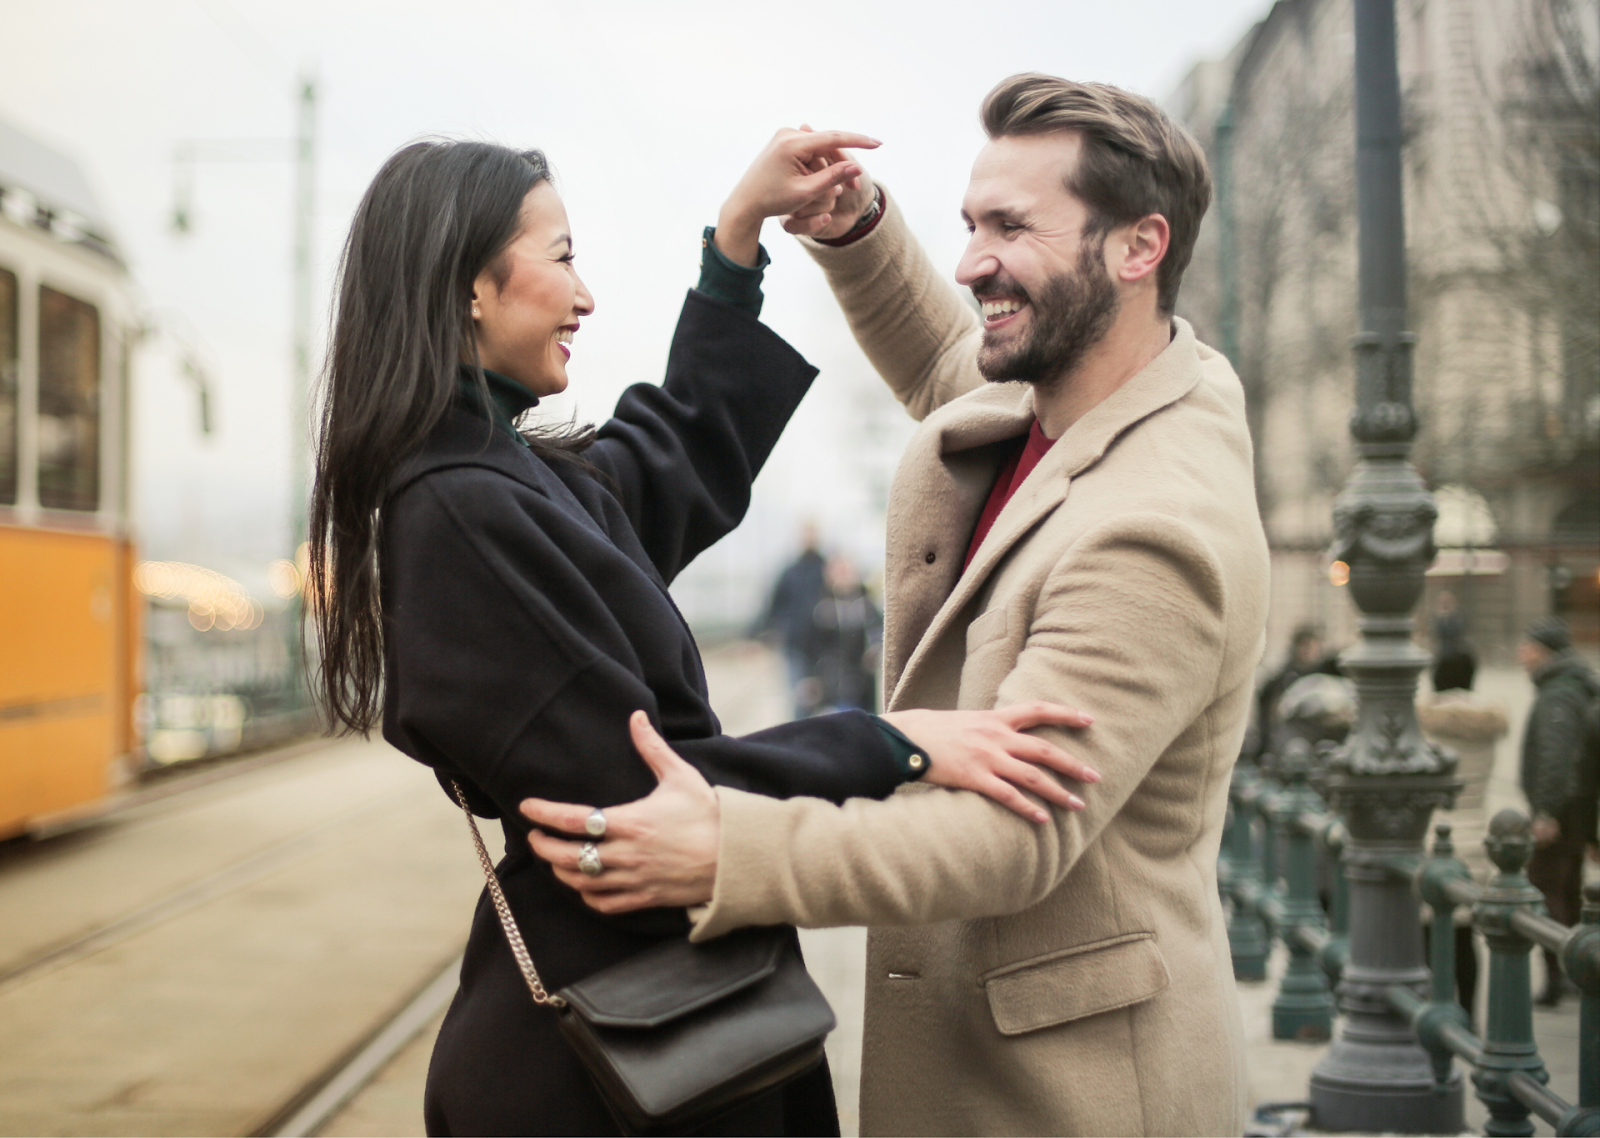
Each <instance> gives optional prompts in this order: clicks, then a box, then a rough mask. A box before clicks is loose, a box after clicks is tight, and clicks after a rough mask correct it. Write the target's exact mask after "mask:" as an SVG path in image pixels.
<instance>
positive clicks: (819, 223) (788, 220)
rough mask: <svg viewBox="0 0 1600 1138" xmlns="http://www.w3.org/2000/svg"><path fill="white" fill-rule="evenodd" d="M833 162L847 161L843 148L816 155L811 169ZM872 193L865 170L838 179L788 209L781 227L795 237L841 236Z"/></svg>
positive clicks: (829, 238)
mask: <svg viewBox="0 0 1600 1138" xmlns="http://www.w3.org/2000/svg"><path fill="white" fill-rule="evenodd" d="M800 129H801V130H802V131H810V130H811V128H810V127H809V126H807V125H806V124H805V123H801V124H800ZM834 162H851V159H850V158H848V157H847V156H846V155H845V153H844V151H842V150H835V151H832V152H830V153H827V154H819V155H818V156H817V157H816V159H814V160H813V163H812V168H813V169H816V170H820V169H822V168H823V166H825V165H828V164H831V163H834ZM852 165H854V166H856V167H857V168H859V167H860V165H861V164H860V163H859V162H852ZM876 193H877V190H876V188H875V187H874V186H873V184H872V179H871V178H870V177H869V176H868V175H867V172H866V171H865V170H861V172H860V173H859V174H857V175H856V176H855V177H853V178H850V179H849V180H848V181H845V182H841V183H840V184H839V186H838V187H837V188H836V189H835V190H834V191H833V192H832V193H827V194H821V195H819V196H818V197H816V198H813V199H812V200H811V201H809V202H807V203H806V204H805V205H803V206H800V207H799V208H798V209H794V210H791V211H790V212H789V215H788V216H787V217H785V218H784V219H783V228H784V230H785V231H786V232H788V233H793V234H795V235H796V236H801V237H817V238H821V239H822V240H824V241H832V240H833V239H834V238H836V237H843V236H844V235H845V234H846V233H849V232H850V231H851V230H852V229H854V228H855V227H856V223H857V222H858V221H860V220H861V215H862V214H864V213H866V212H867V207H868V206H869V205H871V204H872V198H873V196H874V195H875V194H876Z"/></svg>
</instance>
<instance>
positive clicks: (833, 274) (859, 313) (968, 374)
mask: <svg viewBox="0 0 1600 1138" xmlns="http://www.w3.org/2000/svg"><path fill="white" fill-rule="evenodd" d="M800 244H802V245H804V246H805V248H806V251H807V252H808V253H810V254H811V256H812V257H813V258H814V259H815V260H816V262H817V263H818V264H819V265H821V266H822V271H823V273H824V274H825V275H826V276H827V278H828V285H829V286H830V287H831V288H832V289H833V294H834V296H835V297H836V298H837V299H838V301H839V307H840V308H842V309H844V314H845V319H847V320H848V321H849V322H850V330H851V331H852V332H854V333H855V337H856V343H858V344H860V345H861V350H862V351H863V352H865V353H866V355H867V359H868V360H870V361H871V362H872V366H873V367H874V368H876V369H877V372H878V374H879V375H881V376H882V377H883V380H884V382H885V383H887V384H888V385H889V389H890V390H891V391H893V392H894V395H895V398H896V399H898V400H900V402H901V403H903V404H904V405H905V408H906V410H907V411H908V412H910V414H911V417H912V418H913V419H916V420H917V421H919V422H920V421H921V420H923V419H925V418H927V417H928V416H929V415H930V414H932V413H933V412H934V411H937V410H938V409H939V408H940V407H942V406H944V405H945V404H946V403H948V402H950V401H951V400H952V399H955V398H956V397H957V396H960V395H965V394H966V393H967V392H969V391H972V390H973V389H974V388H978V387H982V386H983V383H984V380H983V376H982V374H980V373H979V371H978V343H979V341H980V340H981V339H982V338H983V329H982V326H981V325H980V323H979V321H978V316H977V313H975V312H973V310H972V308H971V307H970V306H969V305H968V304H967V303H966V301H964V300H963V299H962V297H961V294H960V293H959V292H957V291H956V288H955V286H954V285H952V284H951V283H950V282H949V281H947V280H944V279H943V278H942V277H941V275H940V274H939V272H938V271H937V270H936V269H935V268H934V267H933V262H932V261H930V260H929V259H928V254H927V253H926V252H925V251H924V250H923V248H922V246H921V245H920V244H918V243H917V239H916V237H914V236H913V235H912V233H911V229H910V227H908V226H907V225H906V221H905V215H904V214H902V213H901V212H900V208H899V206H898V205H896V204H895V202H894V199H893V198H890V197H889V196H888V195H887V194H886V195H885V196H884V214H883V219H882V220H881V221H879V222H878V225H877V227H876V228H875V229H873V231H872V232H871V233H869V234H867V235H866V236H865V237H863V238H861V239H860V240H859V241H855V242H852V243H851V244H849V245H844V246H838V247H835V246H829V245H821V244H818V243H817V242H815V241H812V240H810V239H809V238H805V237H802V238H800Z"/></svg>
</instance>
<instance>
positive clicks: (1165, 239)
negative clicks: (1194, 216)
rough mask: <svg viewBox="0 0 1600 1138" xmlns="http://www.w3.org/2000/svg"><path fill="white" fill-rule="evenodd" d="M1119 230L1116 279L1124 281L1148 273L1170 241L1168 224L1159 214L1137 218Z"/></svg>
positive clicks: (1137, 279)
mask: <svg viewBox="0 0 1600 1138" xmlns="http://www.w3.org/2000/svg"><path fill="white" fill-rule="evenodd" d="M1123 233H1124V234H1125V235H1126V236H1125V237H1124V238H1123V252H1122V264H1121V266H1120V267H1119V268H1118V269H1117V279H1118V280H1120V281H1123V282H1125V283H1127V284H1133V283H1134V282H1136V281H1142V280H1144V279H1146V278H1147V277H1150V276H1152V275H1153V274H1154V273H1155V271H1156V269H1157V268H1158V267H1159V266H1160V264H1161V261H1162V259H1163V258H1164V257H1165V256H1166V255H1167V246H1168V245H1170V244H1171V243H1172V227H1171V226H1169V225H1168V224H1167V219H1166V218H1164V217H1162V216H1161V215H1160V214H1159V213H1152V214H1149V215H1147V216H1145V217H1141V218H1140V219H1139V220H1138V221H1136V222H1134V223H1133V224H1132V225H1129V226H1127V227H1126V228H1125V229H1124V230H1123Z"/></svg>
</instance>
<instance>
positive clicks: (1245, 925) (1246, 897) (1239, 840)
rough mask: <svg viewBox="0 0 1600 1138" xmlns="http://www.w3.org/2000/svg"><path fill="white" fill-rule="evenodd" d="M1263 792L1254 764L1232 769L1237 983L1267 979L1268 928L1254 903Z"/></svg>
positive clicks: (1232, 930) (1231, 937)
mask: <svg viewBox="0 0 1600 1138" xmlns="http://www.w3.org/2000/svg"><path fill="white" fill-rule="evenodd" d="M1260 793H1261V776H1260V773H1259V772H1258V771H1257V770H1256V767H1255V764H1254V763H1247V762H1240V763H1238V764H1237V765H1236V766H1235V767H1234V768H1233V780H1232V783H1231V784H1230V785H1229V788H1228V801H1229V802H1230V803H1231V804H1232V807H1233V821H1232V823H1231V824H1230V826H1229V828H1228V857H1227V863H1228V871H1227V879H1228V893H1229V897H1230V899H1231V901H1232V909H1233V912H1232V915H1231V916H1230V917H1229V918H1228V951H1229V953H1230V954H1231V955H1232V957H1233V976H1234V979H1236V980H1265V979H1266V978H1267V952H1268V949H1269V947H1270V945H1269V943H1268V940H1267V926H1266V924H1265V923H1263V921H1262V920H1261V916H1260V914H1259V913H1257V912H1256V906H1255V901H1256V898H1257V897H1258V896H1259V895H1260V890H1261V862H1260V860H1259V859H1258V858H1257V856H1256V836H1255V829H1256V825H1255V822H1256V803H1257V801H1259V797H1260Z"/></svg>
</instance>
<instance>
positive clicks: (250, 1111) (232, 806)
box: [0, 645, 1577, 1135]
mask: <svg viewBox="0 0 1600 1138" xmlns="http://www.w3.org/2000/svg"><path fill="white" fill-rule="evenodd" d="M707 666H708V674H709V677H710V682H711V686H712V692H713V697H714V699H715V701H716V704H717V706H718V709H719V713H720V714H722V716H723V718H724V722H725V725H726V727H727V729H728V730H729V731H732V732H745V731H751V730H755V729H757V728H760V727H762V726H765V725H767V724H770V723H773V722H776V721H778V720H780V719H782V718H783V716H784V714H785V707H784V699H783V681H782V677H781V666H780V664H779V663H778V661H777V660H776V658H775V657H773V656H772V655H771V654H769V653H767V652H765V651H763V650H761V649H759V648H755V647H753V646H750V645H732V646H729V647H726V648H722V649H719V650H717V651H713V652H711V653H710V654H708V657H707ZM1482 686H1483V687H1484V688H1485V689H1486V690H1487V691H1488V692H1489V694H1491V695H1494V696H1496V697H1497V698H1500V699H1503V700H1504V701H1505V702H1506V704H1507V705H1508V707H1510V708H1511V709H1512V712H1513V719H1514V721H1515V722H1514V724H1513V734H1512V735H1511V736H1510V738H1511V739H1514V738H1515V737H1516V730H1517V728H1518V726H1519V724H1520V719H1521V715H1522V711H1523V708H1524V707H1525V706H1526V702H1527V701H1526V697H1525V694H1524V693H1525V691H1526V683H1525V681H1524V680H1522V678H1521V676H1520V675H1519V674H1517V673H1515V672H1511V671H1509V670H1502V671H1491V672H1490V673H1489V674H1487V675H1485V677H1484V682H1483V685H1482ZM1514 756H1515V748H1514V747H1512V746H1510V745H1509V743H1508V744H1506V745H1503V746H1502V752H1501V760H1500V762H1499V764H1498V768H1497V770H1496V775H1495V780H1494V782H1493V784H1492V786H1491V790H1490V795H1491V809H1498V808H1499V807H1500V806H1501V805H1517V804H1518V799H1517V796H1516V789H1515V759H1514ZM479 885H480V881H479V879H478V871H477V867H476V865H475V863H474V860H473V858H472V855H471V850H470V846H469V845H468V842H467V838H466V835H465V832H464V829H463V827H462V825H461V820H460V817H459V815H458V814H457V813H456V811H455V809H454V808H453V807H452V806H451V805H450V803H449V802H448V801H447V800H446V799H445V798H444V797H443V795H441V794H440V793H439V792H438V789H437V786H436V784H435V783H434V782H433V780H432V778H431V777H430V776H429V775H428V773H427V772H426V771H424V770H422V769H421V768H419V767H417V766H416V765H415V764H412V763H411V762H409V761H408V760H405V759H403V758H402V757H401V756H399V755H397V754H396V753H395V752H393V751H392V750H391V749H389V748H388V747H386V746H385V745H384V744H382V743H381V742H377V741H372V742H363V741H344V742H338V743H333V744H328V745H324V746H320V747H315V748H312V749H309V750H305V751H303V753H299V754H292V755H290V756H289V757H286V758H284V759H282V760H281V761H278V762H275V763H271V764H270V765H263V766H259V767H257V768H256V769H252V770H248V771H247V772H246V773H244V774H241V775H238V776H237V777H232V778H227V779H224V780H221V781H217V782H213V783H211V784H209V785H205V786H201V787H199V788H198V789H192V790H188V791H184V792H181V793H177V794H173V795H171V796H169V797H167V798H164V799H160V800H158V801H153V802H149V803H147V804H145V805H143V806H140V807H138V808H136V809H132V810H127V811H124V812H121V813H119V814H117V815H116V816H114V817H113V818H112V819H111V820H109V821H107V822H104V823H102V824H100V825H97V826H92V827H87V828H84V829H82V830H79V831H77V832H74V833H69V834H65V835H61V836H59V837H56V838H52V839H50V840H47V841H43V842H37V843H32V844H26V843H13V844H11V845H8V846H4V847H0V912H4V913H5V915H6V919H5V921H4V922H3V924H0V1022H3V1023H4V1024H5V1025H6V1030H5V1031H4V1032H3V1033H0V1133H7V1134H106V1133H125V1134H251V1133H270V1132H274V1131H275V1130H276V1129H277V1127H279V1126H280V1125H282V1124H283V1123H284V1121H285V1120H286V1119H287V1118H288V1117H289V1115H290V1114H291V1113H292V1110H293V1108H295V1107H296V1106H298V1105H299V1103H300V1100H302V1099H303V1098H304V1096H305V1092H306V1090H307V1088H308V1087H313V1086H314V1085H315V1084H316V1083H317V1082H318V1081H319V1080H321V1079H322V1078H324V1077H325V1076H326V1075H327V1074H328V1073H329V1072H331V1071H333V1070H336V1069H338V1068H339V1067H340V1066H341V1063H342V1062H343V1060H344V1059H346V1058H347V1057H348V1056H349V1055H350V1054H351V1053H352V1052H353V1051H354V1050H356V1049H357V1048H359V1047H360V1045H362V1044H363V1042H364V1041H365V1040H367V1039H368V1038H369V1037H370V1036H371V1035H372V1034H373V1033H374V1032H375V1031H377V1030H378V1029H380V1028H381V1027H383V1026H384V1025H385V1024H386V1023H388V1022H389V1020H390V1019H391V1017H392V1016H394V1014H395V1013H396V1011H397V1010H398V1009H399V1008H401V1007H402V1006H404V1005H406V1004H407V1002H408V1001H409V1000H410V999H411V997H412V996H413V995H415V994H416V993H417V992H419V991H420V990H422V989H423V988H424V987H425V986H426V985H427V984H428V982H429V981H430V980H431V979H433V978H434V977H435V976H437V975H438V974H439V972H440V970H441V969H442V968H444V967H445V966H446V965H447V964H448V963H449V962H450V961H451V960H452V958H453V957H454V955H455V954H456V953H457V952H458V951H459V949H460V944H461V938H462V936H463V933H464V931H465V929H466V924H467V915H468V913H469V911H470V909H471V906H472V904H473V901H474V898H475V896H476V894H477V891H478V888H479ZM804 939H805V947H806V954H807V959H808V962H809V964H810V966H811V968H812V971H813V973H814V974H815V975H816V976H817V979H818V981H819V983H820V984H821V985H822V987H823V989H824V990H825V991H826V993H827V995H828V997H829V999H830V1001H831V1002H832V1003H833V1006H834V1008H835V1010H836V1011H837V1013H838V1015H839V1021H840V1027H839V1030H838V1031H836V1032H835V1033H834V1035H833V1037H832V1039H831V1040H830V1042H829V1054H830V1060H831V1062H832V1064H833V1070H834V1075H835V1079H836V1083H837V1088H838V1093H839V1103H840V1111H841V1120H842V1122H843V1124H844V1127H845V1132H846V1133H847V1134H849V1133H854V1132H855V1131H856V1125H857V1114H856V1105H857V1099H856V1094H857V1079H858V1076H859V1070H860V1038H861V1036H860V1025H861V998H862V996H861V993H862V973H863V967H864V957H865V936H864V934H863V933H862V932H861V931H860V930H854V929H847V930H832V931H823V932H808V933H806V934H804ZM1273 994H1274V988H1273V985H1272V983H1271V982H1270V981H1269V982H1268V983H1265V984H1259V985H1249V986H1244V987H1243V988H1242V989H1241V992H1240V999H1241V1003H1242V1005H1243V1009H1244V1018H1245V1027H1246V1032H1247V1034H1248V1036H1249V1039H1250V1063H1251V1086H1252V1098H1253V1100H1254V1101H1255V1102H1262V1101H1284V1100H1291V1101H1292V1100H1296V1099H1301V1098H1303V1097H1304V1095H1305V1088H1306V1076H1307V1074H1308V1073H1309V1071H1310V1069H1311V1067H1312V1065H1313V1064H1314V1063H1315V1062H1316V1061H1317V1059H1318V1058H1320V1056H1321V1055H1322V1053H1323V1051H1324V1048H1323V1047H1321V1046H1316V1045H1305V1044H1287V1043H1275V1042H1273V1041H1271V1040H1270V1039H1268V1038H1267V1033H1268V1023H1269V1020H1270V1005H1271V1001H1272V997H1273ZM1536 1021H1537V1027H1536V1030H1537V1032H1538V1037H1539V1040H1540V1043H1541V1049H1542V1050H1543V1052H1544V1054H1545V1056H1546V1059H1547V1061H1548V1062H1549V1063H1550V1066H1551V1073H1552V1086H1553V1088H1554V1089H1555V1090H1557V1091H1558V1092H1559V1093H1561V1094H1563V1095H1565V1096H1567V1097H1568V1098H1571V1097H1573V1095H1574V1093H1575V1090H1576V1062H1577V1046H1576V1023H1577V1011H1576V1005H1575V1003H1572V1002H1569V1003H1568V1004H1567V1005H1566V1006H1565V1007H1563V1008H1560V1009H1558V1010H1556V1011H1554V1012H1544V1011H1541V1012H1539V1013H1537V1016H1536ZM437 1025H438V1020H437V1016H435V1017H434V1019H433V1020H432V1022H431V1023H428V1025H427V1026H426V1027H424V1028H423V1029H422V1030H421V1031H420V1033H419V1034H417V1035H416V1037H415V1038H414V1039H413V1040H412V1041H411V1042H410V1043H409V1044H408V1045H406V1046H404V1047H402V1048H401V1049H400V1050H399V1051H398V1053H397V1054H394V1055H393V1057H392V1058H391V1059H388V1060H387V1061H386V1062H384V1063H382V1065H381V1066H380V1069H379V1070H378V1072H377V1074H376V1077H374V1078H373V1079H372V1080H371V1081H370V1082H368V1083H367V1084H366V1085H365V1086H364V1087H363V1088H362V1089H360V1090H359V1091H358V1092H357V1093H356V1094H355V1095H354V1096H353V1097H352V1098H350V1099H349V1101H348V1102H346V1103H345V1105H344V1106H343V1108H342V1109H340V1110H338V1111H337V1113H335V1114H334V1115H333V1116H332V1117H331V1118H329V1119H327V1120H326V1121H325V1122H324V1123H323V1124H322V1126H321V1128H320V1130H319V1132H320V1133H323V1134H330V1135H334V1134H338V1135H381V1134H420V1133H421V1098H422V1085H423V1080H424V1078H425V1075H426V1071H427V1057H428V1053H429V1050H430V1049H431V1047H432V1042H433V1036H434V1034H435V1032H436V1031H437ZM1481 1117H1482V1113H1481V1110H1479V1109H1477V1107H1476V1101H1475V1100H1472V1099H1470V1098H1469V1122H1471V1121H1474V1120H1477V1119H1481ZM1540 1132H1541V1133H1548V1129H1547V1128H1546V1129H1542V1130H1541V1131H1540Z"/></svg>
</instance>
